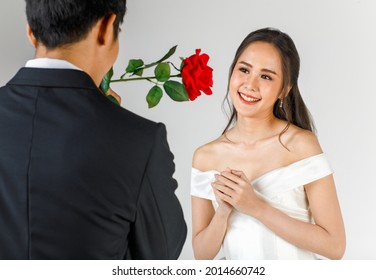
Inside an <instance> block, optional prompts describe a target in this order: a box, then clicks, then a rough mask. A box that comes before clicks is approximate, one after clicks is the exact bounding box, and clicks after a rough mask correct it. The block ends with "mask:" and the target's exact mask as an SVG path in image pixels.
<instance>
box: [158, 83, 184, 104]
mask: <svg viewBox="0 0 376 280" xmlns="http://www.w3.org/2000/svg"><path fill="white" fill-rule="evenodd" d="M163 88H164V90H165V91H166V93H167V94H168V96H170V97H171V99H172V100H174V101H188V100H189V97H188V93H187V91H186V90H185V87H184V85H183V84H182V83H179V82H176V81H167V82H165V83H164V84H163Z"/></svg>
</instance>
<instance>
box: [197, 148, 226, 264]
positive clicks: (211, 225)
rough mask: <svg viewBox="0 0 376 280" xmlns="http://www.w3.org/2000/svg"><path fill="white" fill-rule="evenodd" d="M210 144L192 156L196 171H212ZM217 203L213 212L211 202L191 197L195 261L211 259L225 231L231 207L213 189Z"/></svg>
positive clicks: (217, 249) (216, 252) (220, 243)
mask: <svg viewBox="0 0 376 280" xmlns="http://www.w3.org/2000/svg"><path fill="white" fill-rule="evenodd" d="M213 154H215V152H214V151H213V150H212V149H211V146H210V144H209V145H208V144H207V145H205V146H203V147H200V148H198V149H197V150H196V152H195V154H194V156H193V163H192V166H193V167H195V168H196V169H198V170H213V169H215V168H214V166H213V162H212V161H213ZM213 191H214V195H215V196H216V200H217V202H218V205H219V206H218V208H217V210H216V211H215V210H214V207H213V204H212V202H211V200H207V199H203V198H198V197H194V196H192V245H193V251H194V255H195V258H196V259H213V258H214V257H215V256H216V255H217V254H218V252H219V250H220V248H221V245H222V242H223V238H224V236H225V234H226V230H227V220H228V217H229V215H230V213H231V211H232V206H231V205H229V204H228V203H226V202H224V201H222V200H221V199H219V198H218V196H217V193H218V192H217V191H216V190H215V189H214V188H213Z"/></svg>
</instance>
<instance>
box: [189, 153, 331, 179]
mask: <svg viewBox="0 0 376 280" xmlns="http://www.w3.org/2000/svg"><path fill="white" fill-rule="evenodd" d="M321 157H325V154H324V153H320V154H317V155H313V156H309V157H306V158H303V159H300V160H297V161H294V162H293V163H290V164H288V165H285V166H281V167H277V168H274V169H272V170H269V171H267V172H266V173H264V174H262V175H260V176H258V177H256V178H254V179H253V180H252V181H251V183H252V184H253V183H255V182H257V181H260V180H262V179H263V178H265V177H266V176H269V175H270V174H274V173H276V172H281V171H284V170H286V169H289V168H294V167H296V166H299V165H302V164H304V163H305V162H307V161H310V160H313V159H315V158H321ZM192 170H195V172H199V173H215V174H219V173H221V172H219V171H218V170H215V169H211V170H207V171H201V170H199V169H197V168H194V167H192Z"/></svg>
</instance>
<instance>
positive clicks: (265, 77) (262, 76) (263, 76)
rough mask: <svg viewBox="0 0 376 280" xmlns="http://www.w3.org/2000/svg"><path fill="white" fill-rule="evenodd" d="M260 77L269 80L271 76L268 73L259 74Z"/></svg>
mask: <svg viewBox="0 0 376 280" xmlns="http://www.w3.org/2000/svg"><path fill="white" fill-rule="evenodd" d="M261 78H262V79H264V80H271V79H272V78H271V77H270V76H268V75H261Z"/></svg>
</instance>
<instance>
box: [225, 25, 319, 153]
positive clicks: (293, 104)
mask: <svg viewBox="0 0 376 280" xmlns="http://www.w3.org/2000/svg"><path fill="white" fill-rule="evenodd" d="M253 42H266V43H270V44H272V45H273V46H274V47H275V48H276V49H277V50H278V51H279V53H280V55H281V61H282V68H283V69H282V71H283V87H282V94H281V97H280V98H279V99H277V101H276V102H275V104H274V108H273V114H274V116H276V117H277V118H278V119H281V120H285V121H287V122H288V125H287V126H286V128H285V129H284V130H282V132H281V133H280V135H279V140H280V139H281V136H282V134H283V133H285V132H286V131H287V129H288V127H289V125H290V123H292V124H294V125H296V126H298V127H300V128H303V129H306V130H309V131H312V132H314V131H315V127H314V124H313V121H312V117H311V115H310V113H309V111H308V109H307V107H306V105H305V104H304V101H303V99H302V97H301V95H300V91H299V88H298V77H299V69H300V58H299V54H298V51H297V50H296V47H295V44H294V42H293V41H292V39H291V38H290V36H288V35H287V34H286V33H283V32H281V31H279V30H278V29H272V28H263V29H259V30H256V31H254V32H252V33H250V34H249V35H248V36H247V37H246V38H245V39H244V40H243V42H242V43H241V44H240V46H239V48H238V50H237V51H236V53H235V57H234V60H233V62H232V64H231V66H230V72H229V79H228V86H227V93H226V97H225V100H224V101H223V106H224V105H225V104H226V103H227V104H228V106H229V108H230V114H231V115H230V117H229V122H228V124H227V125H226V128H225V129H224V131H223V132H222V135H224V134H225V133H226V132H227V131H228V130H229V129H230V127H231V126H232V124H233V123H235V122H236V120H237V112H236V109H235V107H234V105H232V104H231V102H230V100H229V84H230V79H231V75H232V72H233V71H234V68H235V65H236V63H237V62H238V59H239V57H240V56H241V54H242V53H243V52H244V50H245V49H246V48H247V47H248V46H249V45H250V44H252V43H253ZM290 87H291V89H290V91H288V90H289V88H290ZM282 100H283V101H282ZM281 102H282V106H281ZM280 141H281V140H280ZM281 144H282V142H281ZM282 145H283V144H282ZM283 146H284V145H283Z"/></svg>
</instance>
